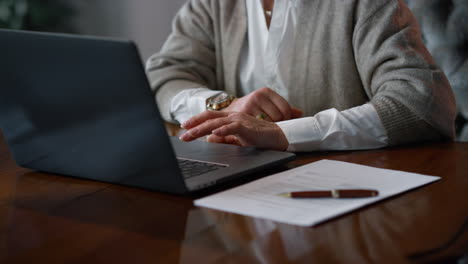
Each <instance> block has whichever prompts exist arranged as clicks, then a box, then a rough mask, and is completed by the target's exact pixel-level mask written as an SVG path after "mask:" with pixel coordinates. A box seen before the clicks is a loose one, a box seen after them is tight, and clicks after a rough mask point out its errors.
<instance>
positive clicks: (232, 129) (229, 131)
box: [213, 122, 244, 137]
mask: <svg viewBox="0 0 468 264" xmlns="http://www.w3.org/2000/svg"><path fill="white" fill-rule="evenodd" d="M243 129H244V128H243V126H242V125H241V124H240V123H239V122H234V123H230V124H226V125H224V126H221V127H219V128H217V129H215V130H213V134H214V135H216V136H218V137H226V136H232V135H238V134H239V133H240V132H241V131H242V130H243Z"/></svg>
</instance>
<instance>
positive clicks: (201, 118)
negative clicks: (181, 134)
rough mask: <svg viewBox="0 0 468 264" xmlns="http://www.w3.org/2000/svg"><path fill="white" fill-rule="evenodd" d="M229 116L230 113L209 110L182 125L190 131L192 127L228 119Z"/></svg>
mask: <svg viewBox="0 0 468 264" xmlns="http://www.w3.org/2000/svg"><path fill="white" fill-rule="evenodd" d="M228 115H229V113H227V112H221V111H210V110H207V111H205V112H202V113H201V114H198V115H196V116H193V117H191V118H190V119H188V120H187V121H185V122H184V123H182V125H181V127H182V128H184V129H190V128H192V127H195V126H198V125H200V124H201V123H203V122H205V121H207V120H210V119H215V118H220V117H226V116H228Z"/></svg>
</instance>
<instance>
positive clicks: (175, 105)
mask: <svg viewBox="0 0 468 264" xmlns="http://www.w3.org/2000/svg"><path fill="white" fill-rule="evenodd" d="M221 92H222V91H213V90H210V89H207V88H192V89H187V90H184V91H182V92H179V93H178V94H176V96H174V98H172V101H171V114H172V116H173V118H174V120H176V121H177V122H179V124H182V123H184V122H185V121H186V120H188V119H189V118H191V117H192V116H195V115H198V114H200V113H202V112H204V111H205V110H206V99H208V98H210V97H211V96H214V95H217V94H219V93H221Z"/></svg>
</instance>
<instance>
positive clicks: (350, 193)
mask: <svg viewBox="0 0 468 264" xmlns="http://www.w3.org/2000/svg"><path fill="white" fill-rule="evenodd" d="M278 195H279V196H282V197H286V198H327V197H330V198H364V197H373V196H377V195H379V191H377V190H369V189H336V190H317V191H300V192H286V193H280V194H278Z"/></svg>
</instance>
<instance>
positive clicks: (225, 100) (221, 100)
mask: <svg viewBox="0 0 468 264" xmlns="http://www.w3.org/2000/svg"><path fill="white" fill-rule="evenodd" d="M234 99H236V97H235V96H232V95H230V94H228V93H225V92H222V93H219V94H217V95H214V96H212V97H210V98H208V99H206V109H208V110H215V111H219V110H221V109H223V108H226V107H228V106H229V105H230V104H231V103H232V101H234Z"/></svg>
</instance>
